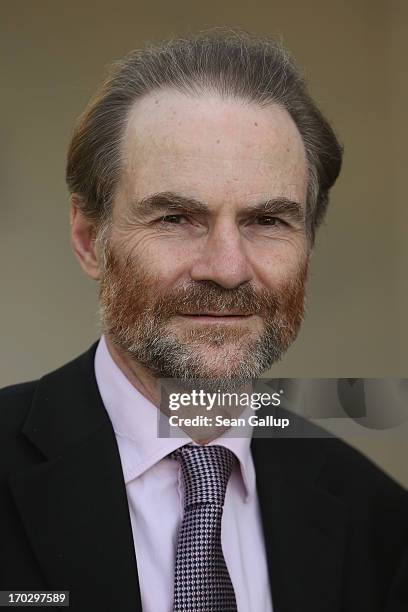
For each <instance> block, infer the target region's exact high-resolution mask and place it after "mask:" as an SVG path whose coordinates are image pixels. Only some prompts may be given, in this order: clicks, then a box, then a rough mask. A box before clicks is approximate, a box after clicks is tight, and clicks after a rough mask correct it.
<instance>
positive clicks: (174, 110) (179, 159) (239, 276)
mask: <svg viewBox="0 0 408 612" xmlns="http://www.w3.org/2000/svg"><path fill="white" fill-rule="evenodd" d="M123 156H124V160H125V161H124V164H125V167H124V173H123V176H122V179H121V182H120V185H119V189H118V191H117V194H116V197H115V201H114V205H113V216H112V226H111V231H110V234H109V241H108V243H107V245H106V252H105V266H104V270H103V272H102V280H101V291H100V301H101V312H102V317H103V323H104V329H105V331H106V332H107V333H108V334H109V335H110V337H111V339H112V340H113V342H114V343H115V344H116V345H118V346H120V347H121V348H122V349H124V350H125V351H126V353H127V354H128V355H130V356H131V358H133V359H135V360H136V361H138V362H140V363H142V364H143V365H145V366H147V367H148V368H149V369H150V370H151V371H152V372H153V373H154V374H155V375H156V376H161V377H171V378H182V379H197V378H201V379H212V380H217V381H219V382H220V383H221V384H223V383H227V382H228V381H232V380H234V381H246V380H248V379H250V378H254V377H257V376H259V375H260V374H261V373H262V372H263V371H265V370H266V369H267V368H269V367H270V366H271V364H272V363H273V362H274V361H276V360H277V359H279V358H280V357H281V356H282V354H283V353H284V352H285V351H286V349H287V348H288V347H289V345H290V344H291V343H292V342H293V340H294V338H295V337H296V334H297V331H298V329H299V326H300V323H301V319H302V315H303V301H304V283H305V279H306V275H307V264H308V255H309V247H308V240H307V234H306V224H305V202H306V191H307V169H306V157H305V150H304V145H303V142H302V139H301V136H300V134H299V132H298V130H297V128H296V126H295V124H294V123H293V121H292V119H291V118H290V116H289V115H288V113H287V112H286V111H285V110H283V109H281V108H280V107H278V106H270V107H267V108H261V107H259V106H258V105H256V104H253V103H244V102H242V101H237V100H223V99H221V98H220V97H219V96H218V95H216V94H210V93H203V94H202V95H197V96H196V97H188V96H186V95H183V94H181V93H178V92H175V91H170V90H168V91H158V92H153V93H151V94H149V95H148V96H146V97H145V98H143V99H141V100H139V101H138V102H137V103H136V104H135V105H134V107H133V109H132V111H131V113H130V116H129V122H128V125H127V129H126V133H125V137H124V142H123Z"/></svg>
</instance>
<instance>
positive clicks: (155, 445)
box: [95, 336, 255, 500]
mask: <svg viewBox="0 0 408 612" xmlns="http://www.w3.org/2000/svg"><path fill="white" fill-rule="evenodd" d="M95 376H96V381H97V384H98V387H99V392H100V394H101V397H102V401H103V403H104V405H105V408H106V411H107V412H108V415H109V418H110V420H111V422H112V426H113V429H114V431H115V434H116V436H117V439H118V445H119V448H120V451H121V452H120V455H121V461H122V469H123V475H124V480H125V484H128V483H129V482H130V481H131V480H133V479H134V478H137V477H138V476H140V475H141V474H143V473H144V472H145V471H147V470H148V469H149V468H150V467H152V466H153V465H154V464H155V463H157V462H158V461H160V460H161V459H163V458H164V457H166V456H167V455H169V454H170V453H172V452H173V451H174V450H176V449H177V448H179V447H180V446H183V445H184V444H188V443H194V442H193V441H192V440H191V438H190V437H189V436H187V435H186V434H185V433H184V432H182V431H181V430H180V437H171V438H158V437H157V426H158V416H159V411H158V408H157V407H156V406H155V405H154V404H152V403H151V402H150V401H149V400H148V399H147V398H146V397H145V396H144V395H143V394H142V393H140V391H138V390H137V389H136V388H135V387H134V386H133V385H132V384H131V382H130V381H129V380H128V379H127V377H126V376H125V374H124V373H123V372H122V370H121V369H120V368H119V367H118V366H117V365H116V363H115V361H114V360H113V358H112V356H111V354H110V353H109V350H108V347H107V344H106V340H105V337H104V336H102V337H101V339H100V341H99V344H98V347H97V349H96V353H95ZM232 433H233V432H232V431H231V430H228V431H226V432H225V433H224V434H223V435H221V436H220V437H218V438H216V439H215V440H213V441H212V442H210V443H209V445H215V444H220V445H222V446H225V447H226V448H228V449H229V450H230V451H232V452H233V453H234V455H235V456H236V457H237V459H238V461H239V464H240V468H241V475H242V482H243V485H244V490H245V491H244V495H245V498H246V500H248V499H249V498H250V497H251V496H252V495H254V493H255V470H254V466H253V461H252V457H251V451H250V444H251V436H250V435H247V436H244V437H232Z"/></svg>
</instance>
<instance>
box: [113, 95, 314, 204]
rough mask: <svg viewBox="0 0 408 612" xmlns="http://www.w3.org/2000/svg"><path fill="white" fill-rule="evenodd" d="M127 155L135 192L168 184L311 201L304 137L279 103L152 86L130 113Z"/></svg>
mask: <svg viewBox="0 0 408 612" xmlns="http://www.w3.org/2000/svg"><path fill="white" fill-rule="evenodd" d="M122 155H123V162H124V165H123V168H124V173H123V177H122V181H123V185H122V187H123V188H124V190H125V192H127V195H129V196H131V197H134V196H136V195H146V193H147V192H152V191H161V190H163V189H166V190H178V191H180V190H181V191H184V192H186V191H187V192H188V194H187V195H201V196H202V197H207V198H210V199H211V198H214V199H215V200H216V199H217V198H224V197H226V196H230V197H236V198H239V197H244V198H245V197H252V196H253V197H256V195H258V194H259V195H260V194H266V193H270V192H273V193H270V195H280V196H286V197H289V198H291V199H297V200H298V201H304V200H305V195H306V189H307V164H306V154H305V148H304V144H303V140H302V138H301V135H300V133H299V131H298V129H297V127H296V125H295V123H294V121H293V120H292V118H291V117H290V115H289V114H288V112H287V111H286V110H285V109H283V108H282V107H280V106H278V105H271V106H268V107H264V108H262V107H260V106H259V105H257V104H255V103H253V102H251V103H247V102H244V101H242V100H236V99H224V98H221V97H220V96H219V95H218V94H212V93H202V94H197V95H194V96H189V95H186V94H182V93H179V92H177V91H173V90H163V91H161V90H159V91H156V92H151V93H150V94H148V95H146V96H145V97H144V98H142V99H140V100H138V101H137V102H136V103H135V104H134V105H133V107H132V108H131V110H130V112H129V115H128V122H127V126H126V130H125V133H124V138H123V142H122ZM193 192H194V193H193Z"/></svg>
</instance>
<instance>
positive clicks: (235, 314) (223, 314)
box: [183, 312, 251, 317]
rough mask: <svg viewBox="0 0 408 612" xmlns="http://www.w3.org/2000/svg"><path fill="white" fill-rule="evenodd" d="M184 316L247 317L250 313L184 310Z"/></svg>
mask: <svg viewBox="0 0 408 612" xmlns="http://www.w3.org/2000/svg"><path fill="white" fill-rule="evenodd" d="M183 316H185V317H249V316H251V315H250V314H244V313H242V312H185V313H183Z"/></svg>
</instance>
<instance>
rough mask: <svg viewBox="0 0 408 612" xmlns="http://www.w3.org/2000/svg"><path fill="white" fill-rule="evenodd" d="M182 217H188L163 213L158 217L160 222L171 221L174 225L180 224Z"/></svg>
mask: <svg viewBox="0 0 408 612" xmlns="http://www.w3.org/2000/svg"><path fill="white" fill-rule="evenodd" d="M182 219H186V217H185V215H163V217H160V219H158V221H159V223H171V224H173V225H180V222H181V220H182Z"/></svg>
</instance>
